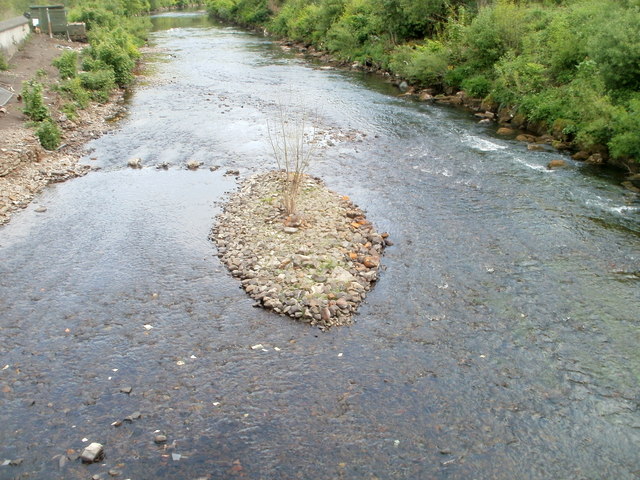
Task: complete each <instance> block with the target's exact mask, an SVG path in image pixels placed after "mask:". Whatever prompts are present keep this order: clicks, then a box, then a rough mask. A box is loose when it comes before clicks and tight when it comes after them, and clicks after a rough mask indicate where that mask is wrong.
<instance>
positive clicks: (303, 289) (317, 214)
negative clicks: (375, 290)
mask: <svg viewBox="0 0 640 480" xmlns="http://www.w3.org/2000/svg"><path fill="white" fill-rule="evenodd" d="M283 182H284V174H283V173H282V172H268V173H263V174H259V175H254V176H252V177H250V178H248V179H246V180H245V181H244V182H243V183H242V185H241V186H240V189H239V191H238V192H237V193H236V194H234V195H232V196H231V198H230V199H229V201H228V202H227V203H226V204H225V206H224V212H223V213H222V214H220V215H219V216H218V218H217V222H216V226H215V227H214V229H213V231H212V234H211V239H212V240H213V241H214V242H215V243H216V245H217V247H218V256H219V257H220V259H221V260H222V262H223V263H224V264H225V265H226V266H227V268H228V269H229V270H230V271H231V273H232V275H233V276H235V277H238V278H240V280H241V283H242V286H243V288H244V290H245V291H246V292H247V294H249V295H250V296H251V297H252V298H254V299H255V300H257V301H258V304H259V305H261V306H263V307H265V308H267V309H271V310H273V311H274V312H276V313H279V314H281V315H288V316H289V317H292V318H294V319H297V320H300V321H302V322H305V323H309V324H311V325H317V326H318V327H319V328H320V329H322V330H324V329H327V328H329V327H332V326H336V325H347V324H349V323H351V322H352V317H353V315H354V314H355V312H356V311H357V309H358V306H359V305H360V303H361V302H362V301H363V300H364V298H365V296H366V294H367V292H368V291H369V290H370V289H371V287H372V285H373V283H375V281H376V280H377V279H378V275H379V269H380V257H381V256H382V254H383V251H384V249H385V247H386V246H388V245H391V244H392V243H391V241H390V240H389V238H388V237H389V235H388V234H387V233H378V232H376V230H375V228H374V227H373V225H372V224H371V222H369V221H368V220H367V219H366V217H365V214H364V212H363V211H362V210H361V209H360V208H358V207H357V206H356V205H354V204H353V203H352V202H351V201H350V200H349V198H348V197H344V196H340V195H338V194H337V193H335V192H332V191H330V190H328V189H327V188H326V186H325V185H324V183H323V182H322V181H321V180H320V179H318V178H314V177H310V176H305V179H304V181H303V182H302V186H301V192H300V196H299V198H298V212H299V213H298V214H296V215H295V216H292V217H286V216H285V215H284V213H283V211H284V209H283V208H282V207H281V193H280V192H282V191H283V187H284V186H283Z"/></svg>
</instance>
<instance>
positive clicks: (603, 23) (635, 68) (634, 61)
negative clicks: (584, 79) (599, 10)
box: [588, 8, 640, 91]
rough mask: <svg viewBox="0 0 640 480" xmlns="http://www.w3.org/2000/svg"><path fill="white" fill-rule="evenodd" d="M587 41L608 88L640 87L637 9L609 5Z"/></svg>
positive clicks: (591, 54) (590, 53) (638, 11)
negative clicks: (597, 26) (609, 7)
mask: <svg viewBox="0 0 640 480" xmlns="http://www.w3.org/2000/svg"><path fill="white" fill-rule="evenodd" d="M599 23H600V28H599V29H597V30H595V31H594V33H593V35H591V36H590V38H589V40H588V51H589V56H590V58H591V59H592V60H594V61H595V62H596V63H597V64H598V66H599V67H600V71H601V73H602V77H603V79H604V81H605V84H606V85H607V87H608V88H610V89H614V90H634V91H637V90H639V89H640V10H638V9H620V8H611V9H609V10H608V12H607V15H606V16H605V17H604V18H602V19H601V20H600V22H599Z"/></svg>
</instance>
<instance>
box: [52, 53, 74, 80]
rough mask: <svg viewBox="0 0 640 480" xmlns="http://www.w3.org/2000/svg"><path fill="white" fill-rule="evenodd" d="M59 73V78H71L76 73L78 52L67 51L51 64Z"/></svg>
mask: <svg viewBox="0 0 640 480" xmlns="http://www.w3.org/2000/svg"><path fill="white" fill-rule="evenodd" d="M52 64H53V66H54V67H56V68H57V69H58V71H59V72H60V78H62V79H63V80H64V79H67V78H73V77H75V76H76V73H77V72H78V52H76V51H74V50H67V51H66V52H64V53H63V54H62V55H60V56H59V57H58V58H56V59H55V60H54V61H53V62H52Z"/></svg>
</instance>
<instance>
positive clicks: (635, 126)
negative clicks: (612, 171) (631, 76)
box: [608, 96, 640, 160]
mask: <svg viewBox="0 0 640 480" xmlns="http://www.w3.org/2000/svg"><path fill="white" fill-rule="evenodd" d="M639 131H640V97H638V96H636V97H635V98H632V99H631V101H630V102H629V105H628V107H627V109H622V108H621V109H620V112H619V114H618V115H617V116H616V119H615V121H614V123H613V134H612V138H611V140H610V142H609V144H608V145H609V148H610V150H611V155H612V156H613V157H614V158H635V159H636V160H638V159H640V136H639V135H638V132H639Z"/></svg>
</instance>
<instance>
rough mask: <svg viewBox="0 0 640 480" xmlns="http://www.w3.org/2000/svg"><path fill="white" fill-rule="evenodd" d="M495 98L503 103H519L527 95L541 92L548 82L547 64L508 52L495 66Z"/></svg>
mask: <svg viewBox="0 0 640 480" xmlns="http://www.w3.org/2000/svg"><path fill="white" fill-rule="evenodd" d="M494 69H495V75H496V79H495V83H494V88H493V92H492V97H493V99H494V100H495V101H496V102H498V103H499V104H501V105H518V104H519V103H520V101H521V99H522V98H523V97H524V96H526V95H531V94H535V93H538V92H540V91H541V90H542V89H543V88H544V87H545V85H546V83H547V77H546V75H545V71H546V69H545V66H544V65H541V64H539V63H535V62H532V61H531V60H530V58H529V57H528V56H526V55H520V56H517V57H516V56H515V54H513V53H512V52H509V53H507V54H506V55H505V56H504V57H503V58H502V59H501V60H500V61H499V62H498V63H497V64H496V65H495V66H494Z"/></svg>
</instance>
